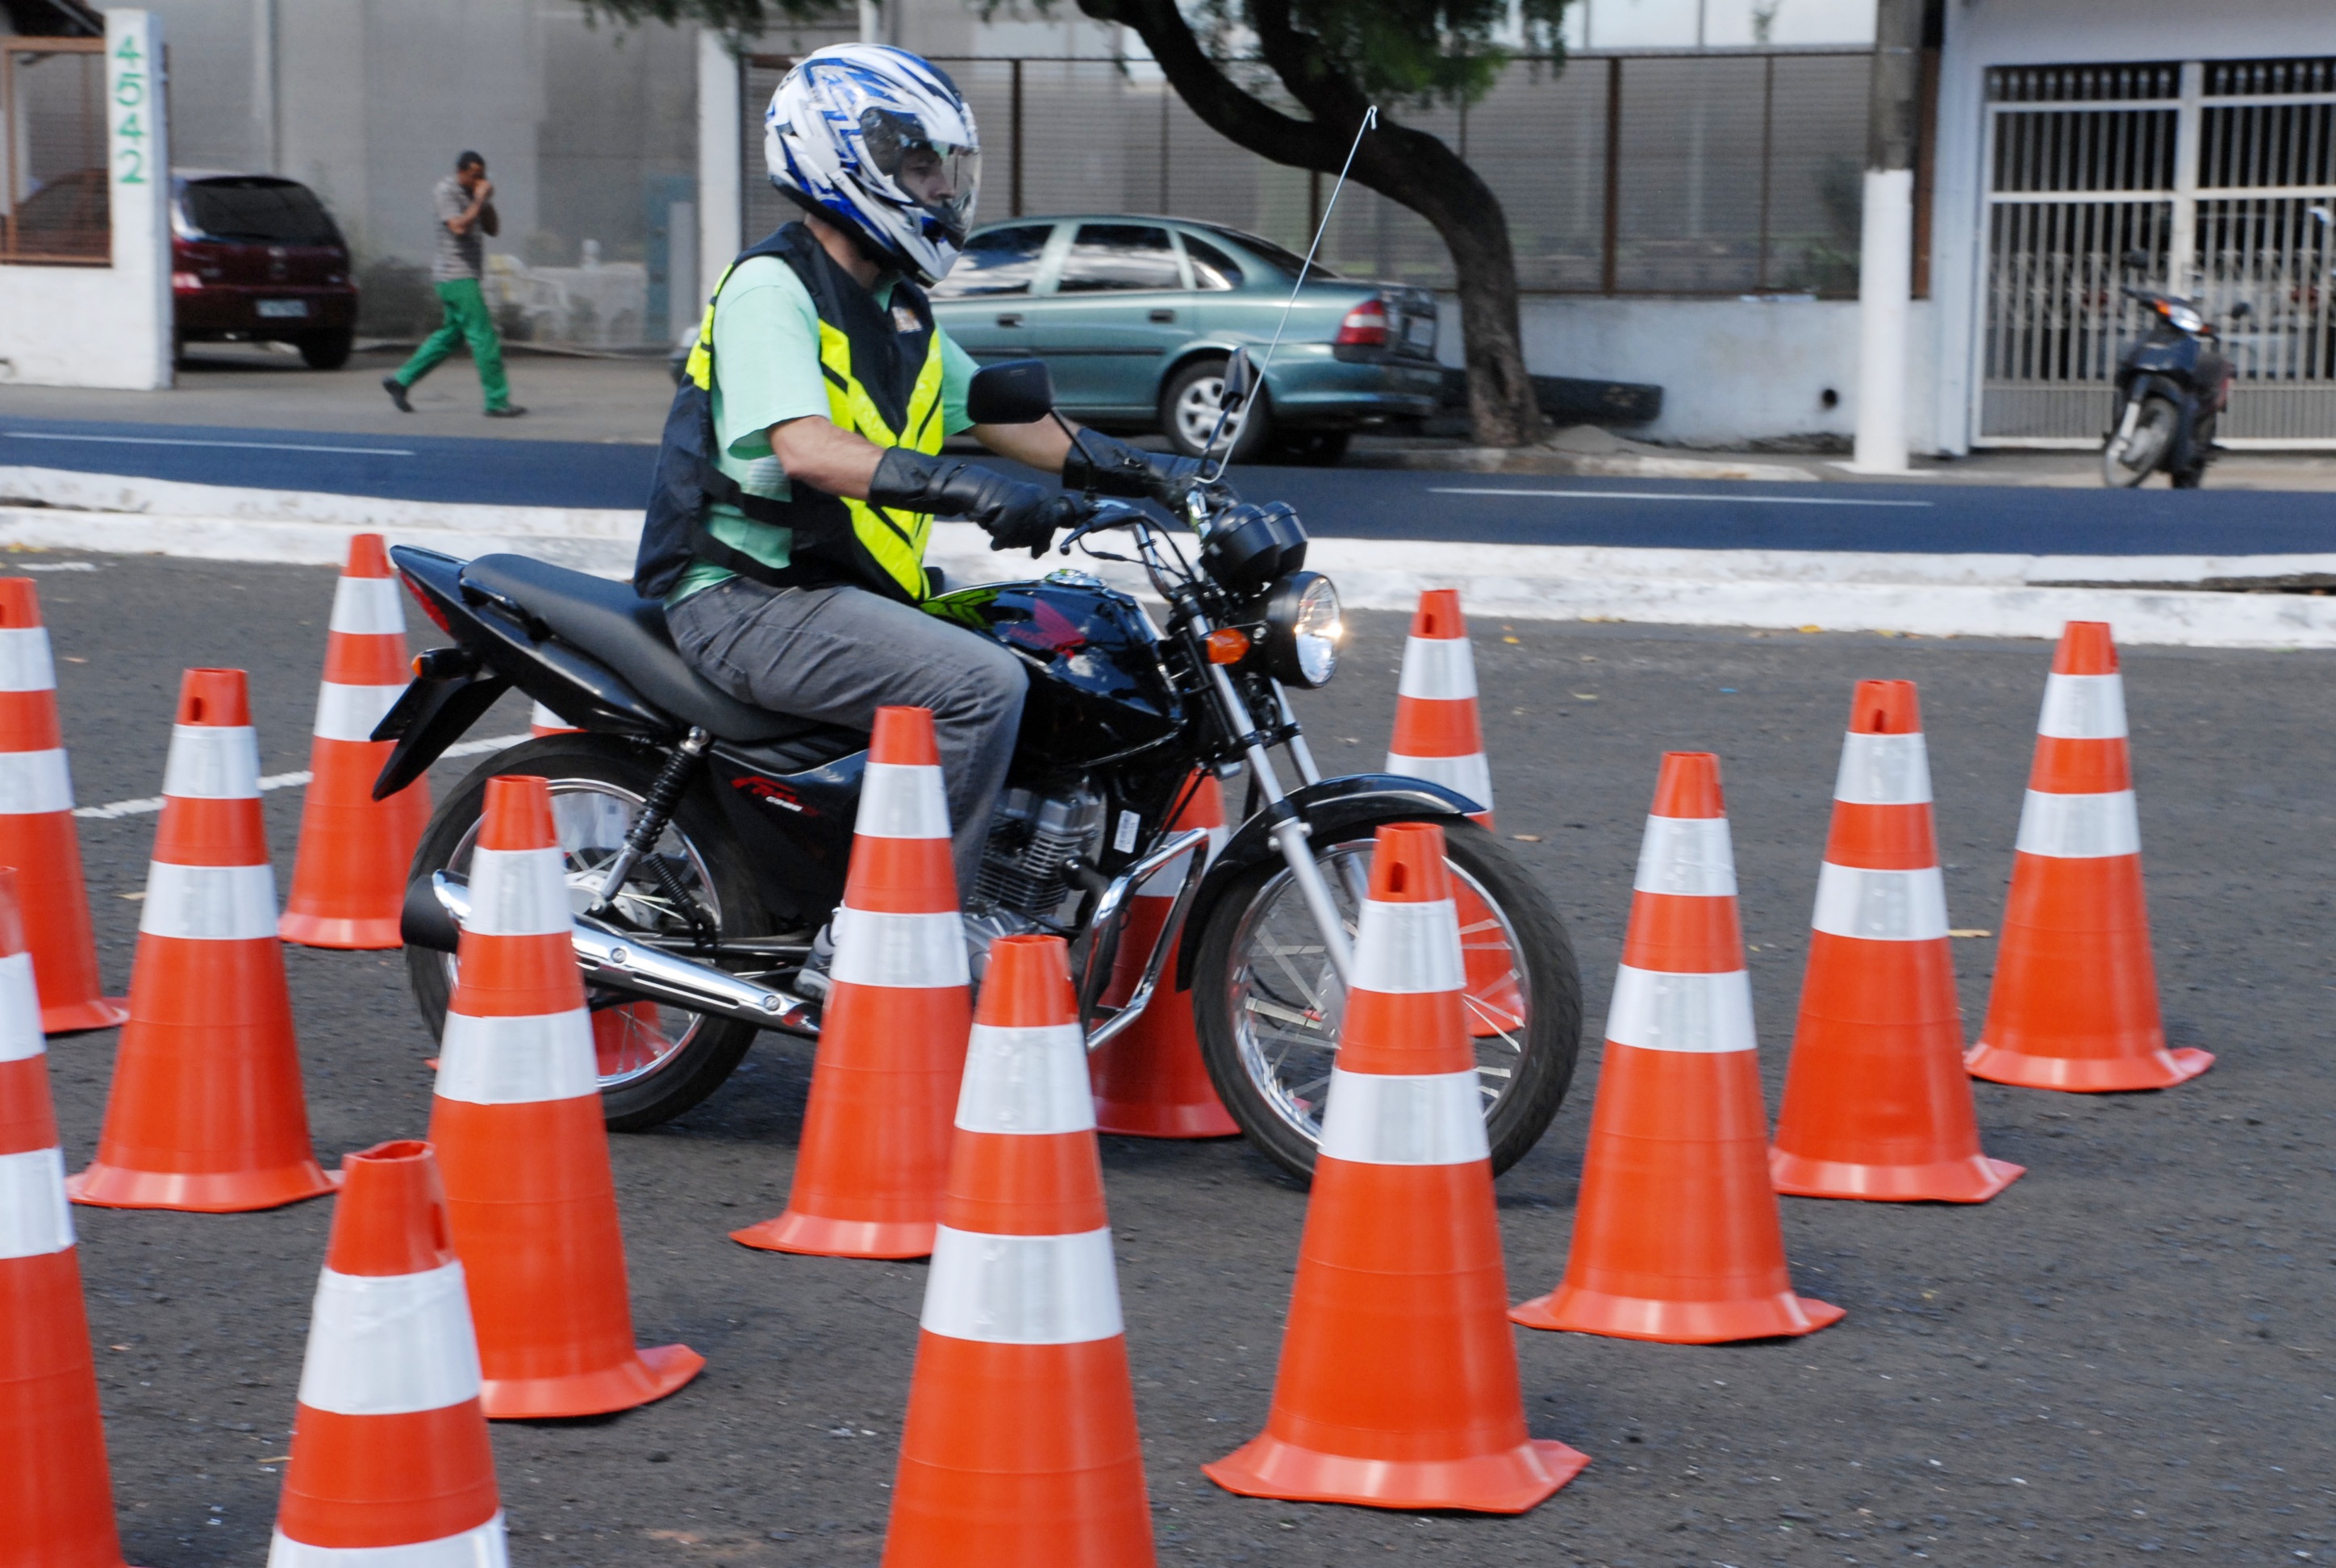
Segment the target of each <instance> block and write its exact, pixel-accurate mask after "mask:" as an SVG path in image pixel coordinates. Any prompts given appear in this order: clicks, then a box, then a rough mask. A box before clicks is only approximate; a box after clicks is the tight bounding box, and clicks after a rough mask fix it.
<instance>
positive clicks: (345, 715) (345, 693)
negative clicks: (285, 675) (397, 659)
mask: <svg viewBox="0 0 2336 1568" xmlns="http://www.w3.org/2000/svg"><path fill="white" fill-rule="evenodd" d="M404 695H405V688H404V687H402V686H342V685H340V684H338V683H337V682H335V681H329V680H328V681H324V682H322V683H320V684H319V685H318V686H317V687H316V726H315V727H314V728H313V729H312V730H311V731H310V732H309V733H310V734H312V735H315V736H316V738H317V739H318V740H346V741H370V740H372V739H373V730H374V726H375V725H377V724H379V723H380V722H381V720H382V716H383V715H384V714H386V713H387V712H389V710H390V709H391V708H393V707H394V706H397V699H398V698H399V697H401V696H404Z"/></svg>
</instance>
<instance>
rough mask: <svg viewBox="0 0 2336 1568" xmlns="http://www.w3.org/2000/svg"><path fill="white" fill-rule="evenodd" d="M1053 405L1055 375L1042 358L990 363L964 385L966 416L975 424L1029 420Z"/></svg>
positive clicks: (1023, 421)
mask: <svg viewBox="0 0 2336 1568" xmlns="http://www.w3.org/2000/svg"><path fill="white" fill-rule="evenodd" d="M1054 407H1055V378H1054V376H1053V375H1051V374H1050V373H1049V372H1048V371H1047V369H1046V361H1045V360H1043V359H1009V360H1007V361H1006V362H1005V363H1003V364H1001V365H990V366H989V367H988V369H986V370H981V371H978V372H976V373H975V375H974V377H973V382H972V384H971V385H968V387H967V388H966V389H965V416H966V417H967V418H968V419H969V420H971V421H973V423H974V424H1032V423H1034V422H1035V421H1037V420H1041V419H1044V418H1046V415H1047V414H1051V413H1052V412H1054Z"/></svg>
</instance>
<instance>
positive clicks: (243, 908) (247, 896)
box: [138, 861, 277, 942]
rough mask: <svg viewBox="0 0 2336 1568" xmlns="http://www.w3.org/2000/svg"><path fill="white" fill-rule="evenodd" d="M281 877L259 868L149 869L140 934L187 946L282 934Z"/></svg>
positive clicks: (163, 864)
mask: <svg viewBox="0 0 2336 1568" xmlns="http://www.w3.org/2000/svg"><path fill="white" fill-rule="evenodd" d="M276 913H277V911H276V872H274V871H273V870H271V869H270V868H268V867H267V866H264V865H258V866H181V865H173V864H171V863H170V862H168V861H155V862H151V863H150V864H149V865H148V866H147V868H146V901H145V903H144V904H143V905H142V906H141V908H140V911H139V915H138V929H139V930H141V931H143V932H144V933H145V934H146V935H148V936H150V937H174V938H177V939H178V940H181V941H197V942H249V941H257V940H259V939H260V938H262V937H272V936H274V935H275V934H276Z"/></svg>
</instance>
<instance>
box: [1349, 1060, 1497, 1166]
mask: <svg viewBox="0 0 2336 1568" xmlns="http://www.w3.org/2000/svg"><path fill="white" fill-rule="evenodd" d="M1322 1153H1324V1154H1328V1155H1329V1156H1331V1157H1332V1158H1333V1159H1339V1160H1347V1161H1351V1162H1353V1163H1354V1164H1365V1165H1461V1164H1467V1163H1469V1162H1470V1161H1472V1160H1488V1159H1490V1158H1492V1154H1493V1151H1492V1147H1491V1145H1490V1144H1487V1143H1486V1142H1485V1140H1484V1093H1483V1091H1482V1089H1481V1088H1480V1087H1479V1086H1478V1080H1477V1076H1476V1071H1475V1068H1473V1067H1471V1068H1469V1069H1467V1070H1466V1071H1465V1072H1457V1073H1420V1074H1401V1075H1398V1074H1392V1073H1350V1072H1348V1071H1347V1070H1346V1069H1345V1068H1344V1067H1335V1066H1334V1067H1332V1068H1331V1069H1330V1103H1329V1107H1328V1108H1327V1109H1325V1110H1324V1111H1323V1113H1322Z"/></svg>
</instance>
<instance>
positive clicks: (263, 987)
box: [68, 669, 332, 1213]
mask: <svg viewBox="0 0 2336 1568" xmlns="http://www.w3.org/2000/svg"><path fill="white" fill-rule="evenodd" d="M68 1185H69V1189H70V1190H71V1192H72V1193H73V1201H74V1202H75V1203H96V1204H101V1205H103V1206H106V1207H110V1208H117V1209H191V1210H195V1211H197V1212H199V1213H229V1212H232V1211H235V1210H241V1209H272V1208H276V1207H277V1206H278V1205H279V1204H283V1203H294V1202H297V1200H299V1199H302V1198H313V1197H315V1196H316V1195H317V1194H318V1193H327V1192H330V1191H331V1190H332V1182H331V1180H330V1178H328V1177H327V1176H326V1174H325V1173H324V1171H323V1170H322V1169H320V1168H319V1167H318V1165H317V1164H316V1155H315V1154H312V1153H311V1152H310V1150H309V1144H308V1108H307V1103H306V1101H305V1100H304V1099H303V1097H302V1095H301V1088H300V1053H299V1048H298V1047H297V1044H296V1043H295V1041H294V1039H293V1035H292V998H291V995H290V993H289V992H288V991H287V989H285V984H284V947H283V944H282V943H281V942H280V941H278V940H277V936H276V876H275V873H274V872H271V871H269V870H268V836H267V829H266V827H265V825H264V824H263V823H261V821H260V817H259V745H258V741H257V740H255V739H254V737H253V735H252V731H251V706H250V702H249V699H248V696H246V693H245V685H244V674H243V671H241V670H239V669H190V670H189V671H187V673H186V677H185V679H184V680H183V681H182V682H181V683H180V687H179V722H178V724H177V726H176V727H174V728H173V729H172V730H171V732H170V761H169V762H168V763H167V764H166V765H164V767H163V770H162V822H161V826H160V827H158V828H157V829H156V830H155V832H154V859H153V863H152V864H151V867H150V868H149V869H148V871H147V873H146V901H145V904H144V905H143V907H142V908H141V911H140V914H139V917H138V955H137V958H136V959H135V960H134V961H133V962H132V964H131V971H130V1022H129V1023H128V1024H126V1025H124V1026H123V1027H122V1045H121V1048H120V1049H119V1050H118V1051H117V1052H116V1053H115V1054H114V1058H113V1088H112V1093H111V1095H110V1096H108V1098H107V1100H106V1104H105V1126H104V1130H103V1131H102V1132H101V1133H100V1134H99V1135H98V1140H97V1159H96V1161H95V1162H94V1163H92V1164H91V1165H90V1167H89V1168H88V1169H87V1170H85V1171H83V1172H82V1173H81V1174H79V1175H77V1176H75V1177H74V1178H73V1181H72V1182H71V1183H68Z"/></svg>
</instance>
